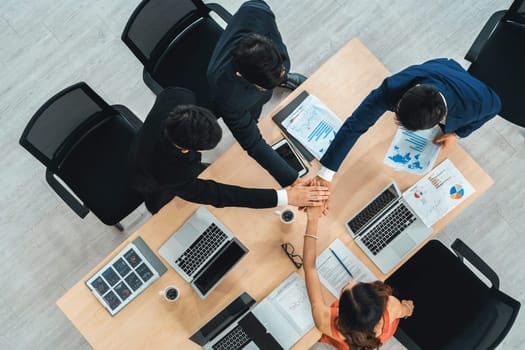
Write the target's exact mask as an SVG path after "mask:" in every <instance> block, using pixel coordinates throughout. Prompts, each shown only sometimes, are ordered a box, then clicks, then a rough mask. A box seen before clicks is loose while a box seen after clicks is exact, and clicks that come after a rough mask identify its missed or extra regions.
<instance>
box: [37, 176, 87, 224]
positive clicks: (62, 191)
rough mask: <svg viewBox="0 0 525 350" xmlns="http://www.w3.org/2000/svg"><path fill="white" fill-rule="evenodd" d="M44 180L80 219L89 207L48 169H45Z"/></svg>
mask: <svg viewBox="0 0 525 350" xmlns="http://www.w3.org/2000/svg"><path fill="white" fill-rule="evenodd" d="M46 181H47V183H48V184H49V186H51V188H52V189H53V190H54V191H55V192H56V194H58V196H59V197H60V198H62V200H63V201H64V202H66V204H67V205H68V206H69V207H70V208H71V209H72V210H73V211H74V212H75V213H76V214H77V215H78V216H80V217H81V218H82V219H83V218H85V217H86V215H87V214H88V213H89V209H88V208H86V207H85V206H84V204H82V203H81V202H80V201H79V200H78V199H77V198H76V197H75V196H73V195H72V194H71V192H70V191H69V190H68V189H67V188H65V187H64V186H63V185H62V184H61V183H60V182H58V180H57V179H56V178H55V174H53V172H52V171H51V170H49V169H46Z"/></svg>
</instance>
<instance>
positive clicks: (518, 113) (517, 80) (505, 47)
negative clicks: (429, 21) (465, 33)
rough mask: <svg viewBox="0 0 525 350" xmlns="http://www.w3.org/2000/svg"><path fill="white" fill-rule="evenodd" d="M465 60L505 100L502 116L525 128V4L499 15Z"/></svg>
mask: <svg viewBox="0 0 525 350" xmlns="http://www.w3.org/2000/svg"><path fill="white" fill-rule="evenodd" d="M465 58H466V59H468V60H469V61H471V62H472V64H471V66H470V67H469V69H468V71H469V72H470V73H471V74H472V75H473V76H475V77H476V78H478V79H479V80H481V81H483V82H484V83H485V84H487V85H488V86H490V87H491V88H492V89H493V90H494V91H495V92H496V93H497V94H498V96H499V97H500V98H501V101H502V109H501V112H500V115H501V116H502V117H503V118H505V119H507V120H509V121H510V122H513V123H514V124H517V125H520V126H523V127H525V110H524V109H523V102H522V100H523V96H525V85H524V84H523V81H525V63H524V62H525V1H524V0H517V1H515V2H514V3H513V4H512V6H511V7H510V9H509V10H508V11H500V12H497V13H495V14H494V15H493V16H492V17H491V19H489V21H488V22H487V24H486V25H485V27H484V28H483V30H482V31H481V33H480V34H479V36H478V38H477V39H476V41H475V42H474V44H473V46H472V48H471V49H470V50H469V53H468V54H467V56H466V57H465Z"/></svg>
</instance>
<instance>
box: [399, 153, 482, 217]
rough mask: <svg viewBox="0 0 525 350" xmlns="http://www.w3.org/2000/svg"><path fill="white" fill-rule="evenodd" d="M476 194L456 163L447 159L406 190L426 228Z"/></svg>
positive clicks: (407, 199)
mask: <svg viewBox="0 0 525 350" xmlns="http://www.w3.org/2000/svg"><path fill="white" fill-rule="evenodd" d="M474 192H476V190H475V189H474V187H472V185H471V184H470V182H468V180H467V179H466V178H465V177H464V176H463V174H461V172H460V171H459V170H458V169H457V168H456V167H455V166H454V164H453V163H452V161H450V159H445V160H444V161H443V162H442V163H441V164H439V165H438V166H437V167H435V168H434V169H433V170H432V171H431V172H429V173H428V174H427V175H426V176H425V177H423V178H422V179H421V180H419V181H418V182H416V184H414V185H413V186H412V187H410V188H409V189H408V190H406V191H405V192H404V193H403V198H404V199H405V200H406V201H407V202H408V204H409V205H410V207H411V208H412V209H414V211H415V212H416V214H417V215H418V216H419V217H420V218H421V220H422V221H423V222H424V223H425V225H427V226H432V225H434V224H435V223H436V222H437V221H438V220H439V219H441V218H442V217H443V216H445V215H446V214H447V213H448V212H450V211H451V210H452V209H454V208H455V207H457V206H458V205H459V204H461V203H462V202H463V201H464V200H465V199H467V198H468V197H469V196H471V195H472V194H473V193H474Z"/></svg>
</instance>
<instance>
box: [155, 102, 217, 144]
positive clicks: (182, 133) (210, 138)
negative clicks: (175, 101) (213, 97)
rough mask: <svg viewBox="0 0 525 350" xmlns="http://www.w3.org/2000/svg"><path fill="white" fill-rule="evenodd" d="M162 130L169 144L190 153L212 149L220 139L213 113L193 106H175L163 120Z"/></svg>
mask: <svg viewBox="0 0 525 350" xmlns="http://www.w3.org/2000/svg"><path fill="white" fill-rule="evenodd" d="M163 130H164V132H163V136H164V137H165V138H166V139H167V141H169V143H170V144H173V145H176V146H178V147H180V148H185V149H188V150H192V151H198V150H208V149H212V148H214V147H215V146H217V144H218V143H219V141H220V140H221V137H222V129H221V127H220V126H219V123H217V118H215V116H214V115H213V113H212V112H211V111H209V110H208V109H206V108H202V107H199V106H193V105H180V106H177V107H176V108H175V109H174V110H173V111H171V112H170V113H169V116H168V118H166V120H164V122H163Z"/></svg>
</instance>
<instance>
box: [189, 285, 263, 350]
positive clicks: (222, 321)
mask: <svg viewBox="0 0 525 350" xmlns="http://www.w3.org/2000/svg"><path fill="white" fill-rule="evenodd" d="M253 304H255V300H254V299H253V298H252V297H251V296H250V295H249V294H248V293H246V292H244V293H242V294H241V295H240V296H238V297H237V298H236V299H235V300H234V301H232V302H231V303H230V304H229V305H228V306H226V307H225V308H224V309H223V310H222V311H221V312H219V313H218V314H217V315H215V316H214V317H213V318H212V319H211V320H209V321H208V322H207V323H206V324H205V325H204V326H202V327H201V328H200V329H199V330H198V331H197V332H195V333H194V334H193V335H192V336H191V337H190V339H191V340H193V341H194V342H195V343H197V344H198V345H200V346H204V344H206V343H208V342H209V341H210V340H212V339H213V338H215V336H217V334H219V333H220V332H222V331H223V330H225V329H226V327H228V326H229V325H230V324H231V323H232V322H234V321H236V320H237V319H238V318H239V317H240V316H241V315H243V314H245V313H246V312H247V311H248V310H249V309H250V307H251V306H252V305H253Z"/></svg>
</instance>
